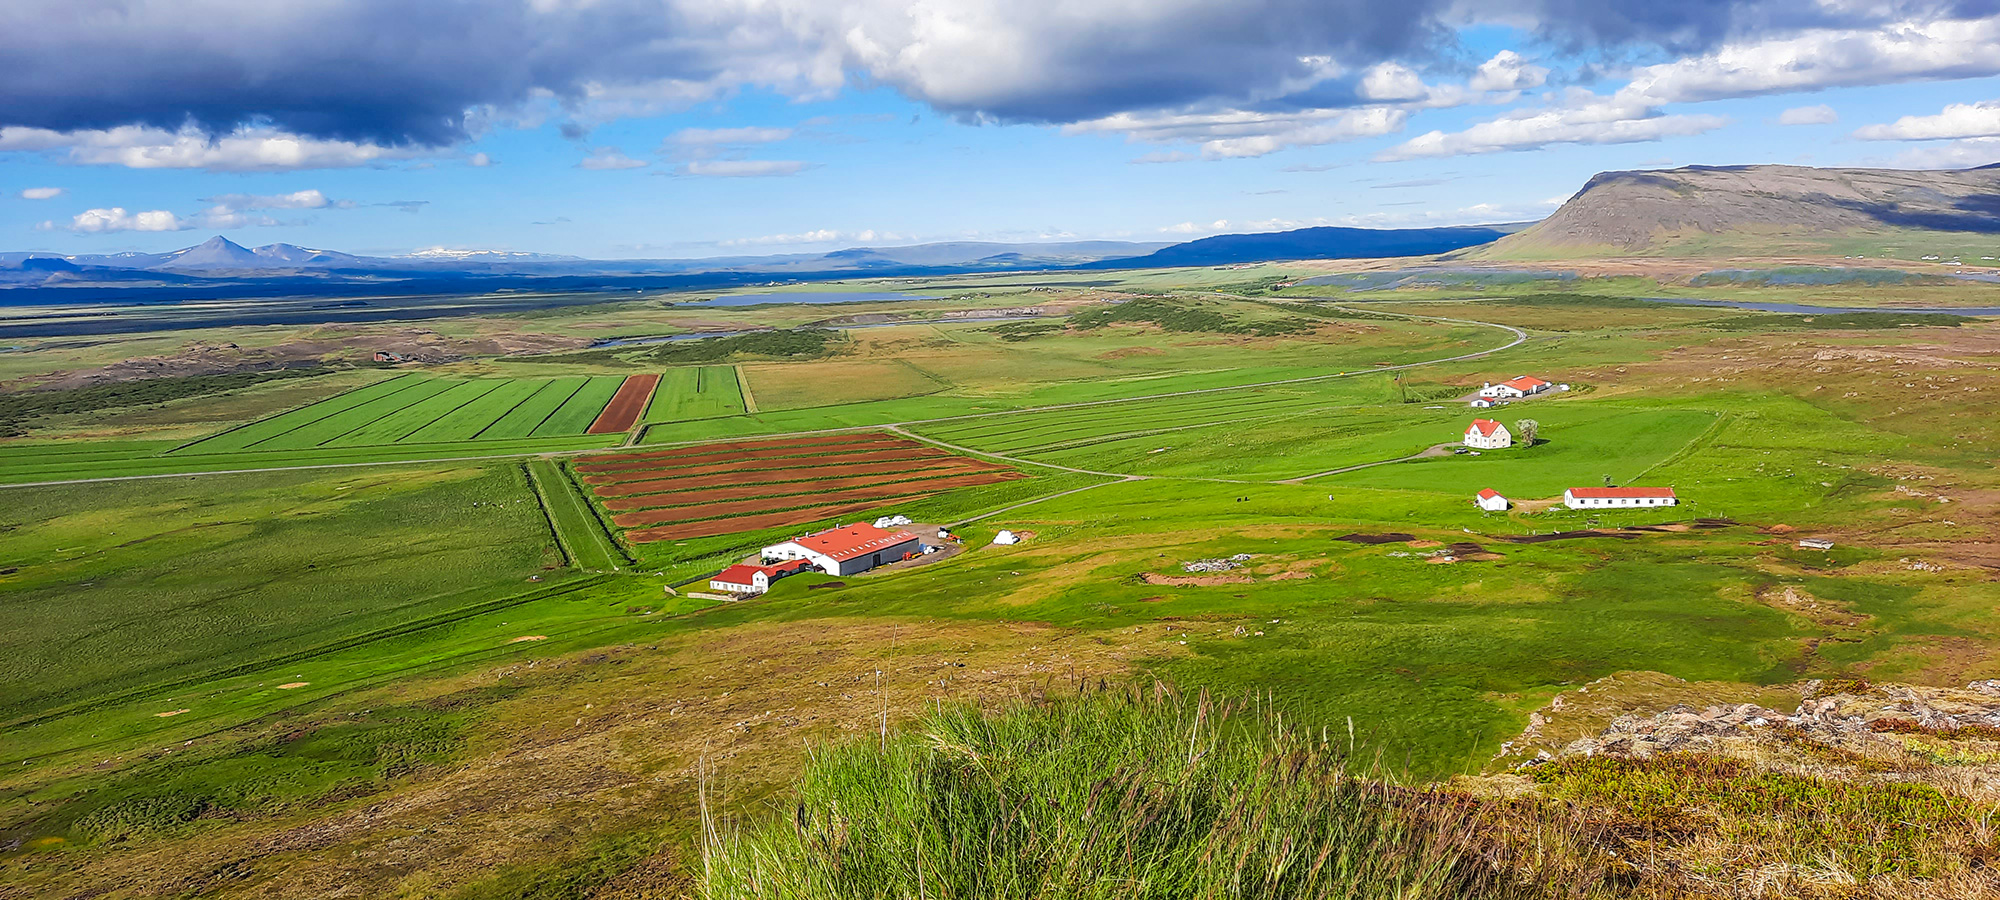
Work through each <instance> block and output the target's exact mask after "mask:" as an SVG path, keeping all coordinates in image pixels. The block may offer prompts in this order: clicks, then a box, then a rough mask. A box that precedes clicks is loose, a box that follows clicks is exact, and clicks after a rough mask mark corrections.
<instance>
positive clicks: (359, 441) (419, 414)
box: [327, 381, 505, 447]
mask: <svg viewBox="0 0 2000 900" xmlns="http://www.w3.org/2000/svg"><path fill="white" fill-rule="evenodd" d="M502 384H505V382H501V381H461V382H459V383H457V384H454V385H452V386H450V387H448V388H445V389H444V390H443V391H440V392H438V393H437V394H436V395H434V396H431V397H427V398H425V399H424V400H423V401H422V402H419V403H413V404H411V405H409V406H406V407H403V408H402V409H399V410H397V411H395V412H393V413H391V414H389V415H386V416H383V417H382V418H380V419H377V420H375V421H373V422H370V423H368V424H367V425H364V426H362V427H360V428H356V429H355V430H353V431H350V432H348V433H346V434H343V435H341V436H340V437H337V438H334V439H333V440H331V441H328V442H327V446H331V447H358V446H362V445H364V444H394V443H399V442H401V441H402V440H403V439H404V438H406V437H409V436H410V435H412V434H415V433H417V432H419V431H422V430H424V428H426V427H428V426H429V425H430V424H431V423H433V422H436V421H437V420H439V419H441V418H444V417H445V416H446V415H448V414H450V413H451V412H452V411H453V410H456V409H458V408H460V407H463V406H465V405H466V404H468V403H472V402H474V401H476V400H478V399H479V398H481V397H484V396H486V395H487V394H490V393H493V391H494V389H496V388H498V387H499V386H500V385H502Z"/></svg>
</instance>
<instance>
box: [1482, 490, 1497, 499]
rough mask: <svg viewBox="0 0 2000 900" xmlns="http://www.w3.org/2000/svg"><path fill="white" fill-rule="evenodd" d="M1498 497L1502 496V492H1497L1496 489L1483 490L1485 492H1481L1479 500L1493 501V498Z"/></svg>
mask: <svg viewBox="0 0 2000 900" xmlns="http://www.w3.org/2000/svg"><path fill="white" fill-rule="evenodd" d="M1498 496H1500V492H1499V491H1496V490H1494V489H1492V488H1487V489H1485V490H1483V491H1480V492H1479V499H1481V500H1491V499H1493V498H1495V497H1498Z"/></svg>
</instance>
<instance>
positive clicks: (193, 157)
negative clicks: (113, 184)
mask: <svg viewBox="0 0 2000 900" xmlns="http://www.w3.org/2000/svg"><path fill="white" fill-rule="evenodd" d="M4 151H31V152H47V153H61V154H63V157H64V159H65V160H66V161H67V162H71V163H75V164H78V165H92V166H124V167H126V168H129V169H209V170H213V171H220V172H260V171H291V170H297V169H338V168H351V167H354V166H366V165H376V164H381V163H386V162H391V161H395V160H402V159H410V158H414V157H417V156H422V155H425V154H426V153H427V152H428V151H423V150H419V149H414V148H391V147H381V146H377V145H374V144H365V143H355V142H353V141H338V140H325V139H321V138H306V137H299V136H298V135H292V134H286V133H283V132H279V131H273V130H270V129H255V128H244V129H238V130H237V131H235V132H233V133H231V134H228V135H224V136H221V137H216V138H210V137H209V136H207V135H204V134H202V133H201V132H199V131H195V130H193V129H186V130H182V131H178V132H174V131H167V130H165V129H162V128H148V127H145V126H140V125H125V126H121V127H118V128H110V129H88V130H79V131H50V130H48V129H46V128H22V127H17V126H8V127H4V128H0V152H4Z"/></svg>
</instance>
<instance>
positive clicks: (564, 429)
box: [534, 375, 625, 437]
mask: <svg viewBox="0 0 2000 900" xmlns="http://www.w3.org/2000/svg"><path fill="white" fill-rule="evenodd" d="M624 383H625V376H623V375H592V376H590V380H589V381H587V382H585V383H584V385H583V387H582V388H580V389H578V390H577V392H576V393H574V394H571V395H570V398H569V399H568V400H567V401H565V402H564V403H563V405H562V406H561V407H559V408H558V409H556V411H555V412H554V413H552V414H550V415H549V417H548V419H547V420H546V421H544V422H542V424H541V425H539V426H537V427H536V428H535V430H534V436H535V437H547V436H550V435H559V434H582V433H583V432H584V430H585V429H588V428H589V427H590V423H592V422H595V421H597V414H598V413H601V412H603V411H604V404H606V403H609V402H611V396H612V395H613V394H616V393H618V387H619V385H622V384H624Z"/></svg>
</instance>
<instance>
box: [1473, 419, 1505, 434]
mask: <svg viewBox="0 0 2000 900" xmlns="http://www.w3.org/2000/svg"><path fill="white" fill-rule="evenodd" d="M1499 430H1500V423H1499V422H1495V421H1493V420H1492V419H1473V420H1472V427H1471V428H1467V429H1465V433H1466V434H1471V433H1473V432H1475V431H1477V432H1479V433H1480V434H1482V435H1485V436H1487V437H1492V436H1493V432H1496V431H1499Z"/></svg>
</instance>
